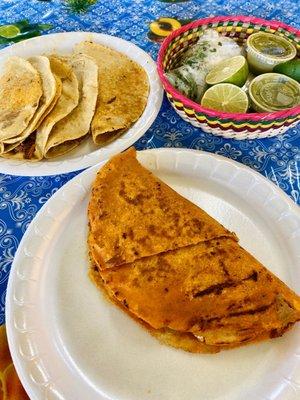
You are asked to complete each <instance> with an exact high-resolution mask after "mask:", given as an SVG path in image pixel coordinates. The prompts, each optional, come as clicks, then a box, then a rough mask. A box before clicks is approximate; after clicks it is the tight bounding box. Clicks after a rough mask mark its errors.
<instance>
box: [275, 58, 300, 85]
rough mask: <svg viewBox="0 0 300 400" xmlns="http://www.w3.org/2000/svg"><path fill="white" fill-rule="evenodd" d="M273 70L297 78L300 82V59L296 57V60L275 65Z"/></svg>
mask: <svg viewBox="0 0 300 400" xmlns="http://www.w3.org/2000/svg"><path fill="white" fill-rule="evenodd" d="M273 71H274V72H278V73H279V74H284V75H286V76H289V77H290V78H292V79H295V81H297V82H300V59H299V58H296V59H294V60H291V61H287V62H285V63H282V64H278V65H276V66H275V68H274V69H273Z"/></svg>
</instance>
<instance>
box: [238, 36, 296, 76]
mask: <svg viewBox="0 0 300 400" xmlns="http://www.w3.org/2000/svg"><path fill="white" fill-rule="evenodd" d="M246 51H247V60H248V64H249V66H250V69H251V71H252V72H254V73H255V74H262V73H265V72H271V71H272V70H273V68H274V67H275V66H276V65H278V64H281V63H284V62H286V61H289V60H292V59H293V58H295V57H296V55H297V51H296V48H295V46H294V45H293V44H292V43H291V42H289V41H288V40H287V39H285V38H284V37H282V36H278V35H274V34H272V33H266V32H257V33H253V34H252V35H250V36H249V37H248V39H247V44H246Z"/></svg>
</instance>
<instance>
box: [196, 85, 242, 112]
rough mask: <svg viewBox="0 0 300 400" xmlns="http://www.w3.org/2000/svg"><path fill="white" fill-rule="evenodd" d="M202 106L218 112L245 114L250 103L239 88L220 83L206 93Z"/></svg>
mask: <svg viewBox="0 0 300 400" xmlns="http://www.w3.org/2000/svg"><path fill="white" fill-rule="evenodd" d="M201 105H202V106H203V107H207V108H211V109H213V110H218V111H225V112H230V113H245V112H246V111H247V110H248V105H249V102H248V96H247V95H246V93H245V92H244V91H243V90H242V89H241V88H239V87H238V86H235V85H232V84H231V83H220V84H218V85H214V86H212V87H211V88H209V89H208V90H207V91H206V92H205V93H204V95H203V97H202V100H201Z"/></svg>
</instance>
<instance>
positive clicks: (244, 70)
mask: <svg viewBox="0 0 300 400" xmlns="http://www.w3.org/2000/svg"><path fill="white" fill-rule="evenodd" d="M248 72H249V70H248V63H247V60H246V58H245V57H243V56H236V57H232V58H228V59H227V60H223V61H221V62H219V63H218V64H217V65H216V66H215V67H214V68H213V69H212V70H211V71H210V72H209V73H208V74H207V75H206V79H205V80H206V83H207V84H208V85H216V84H217V83H232V84H233V85H237V86H243V85H244V83H245V82H246V80H247V76H248Z"/></svg>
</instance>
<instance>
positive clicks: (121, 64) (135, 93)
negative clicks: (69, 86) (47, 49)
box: [74, 42, 149, 146]
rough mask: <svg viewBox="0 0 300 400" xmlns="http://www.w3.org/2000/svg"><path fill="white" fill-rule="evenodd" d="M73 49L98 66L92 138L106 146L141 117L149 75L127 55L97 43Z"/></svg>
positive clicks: (146, 94) (79, 44) (79, 45)
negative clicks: (97, 87) (97, 85)
mask: <svg viewBox="0 0 300 400" xmlns="http://www.w3.org/2000/svg"><path fill="white" fill-rule="evenodd" d="M74 52H75V53H82V54H86V55H88V56H90V57H92V58H93V59H94V60H95V62H96V63H97V65H98V71H99V72H98V73H99V93H98V100H97V106H96V110H95V115H94V118H93V121H92V126H91V130H92V136H93V141H94V142H95V143H96V144H98V145H102V146H103V145H105V144H107V143H109V142H111V141H112V140H114V139H116V138H117V137H118V136H120V135H122V134H123V133H124V132H125V131H127V130H128V129H129V128H130V127H131V125H132V124H133V123H134V122H135V121H136V120H137V119H138V118H139V117H140V116H141V114H142V112H143V111H144V108H145V107H146V103H147V98H148V92H149V83H148V78H147V74H146V72H145V70H144V69H143V68H142V67H141V66H140V65H139V64H137V63H136V62H135V61H133V60H131V59H130V58H128V57H126V56H125V55H124V54H122V53H120V52H118V51H116V50H114V49H111V48H109V47H105V46H102V45H100V44H98V43H93V42H81V43H78V44H77V45H76V46H75V49H74Z"/></svg>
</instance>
